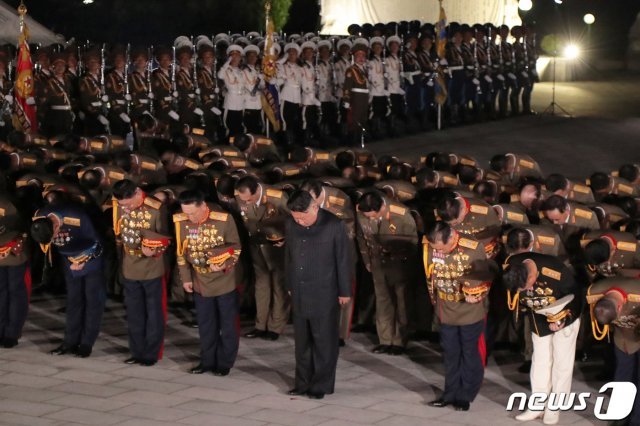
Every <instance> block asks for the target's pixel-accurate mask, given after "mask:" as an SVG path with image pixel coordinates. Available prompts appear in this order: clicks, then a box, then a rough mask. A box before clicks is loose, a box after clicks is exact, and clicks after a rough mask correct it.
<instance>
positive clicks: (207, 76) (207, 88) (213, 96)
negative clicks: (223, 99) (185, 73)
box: [198, 67, 218, 110]
mask: <svg viewBox="0 0 640 426" xmlns="http://www.w3.org/2000/svg"><path fill="white" fill-rule="evenodd" d="M217 78H218V77H217V76H215V75H213V70H212V69H210V68H207V67H198V87H199V88H200V99H202V105H203V106H204V107H205V109H208V110H211V108H213V107H217V106H218V93H217V89H218V84H217V81H216V79H217Z"/></svg>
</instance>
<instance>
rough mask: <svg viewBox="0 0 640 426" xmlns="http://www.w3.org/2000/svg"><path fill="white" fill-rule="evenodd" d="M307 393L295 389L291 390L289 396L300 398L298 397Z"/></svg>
mask: <svg viewBox="0 0 640 426" xmlns="http://www.w3.org/2000/svg"><path fill="white" fill-rule="evenodd" d="M305 393H307V392H305V391H301V390H300V389H298V388H293V389H291V390H289V392H287V395H291V396H298V395H304V394H305Z"/></svg>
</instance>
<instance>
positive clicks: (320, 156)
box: [316, 152, 329, 161]
mask: <svg viewBox="0 0 640 426" xmlns="http://www.w3.org/2000/svg"><path fill="white" fill-rule="evenodd" d="M316 160H322V161H325V160H326V161H328V160H329V153H328V152H318V153H316Z"/></svg>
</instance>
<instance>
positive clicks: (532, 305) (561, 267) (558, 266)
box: [505, 253, 582, 337]
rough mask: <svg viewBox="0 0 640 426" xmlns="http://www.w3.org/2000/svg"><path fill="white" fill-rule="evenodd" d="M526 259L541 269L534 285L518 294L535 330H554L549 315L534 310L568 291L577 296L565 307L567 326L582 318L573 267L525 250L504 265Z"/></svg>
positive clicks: (542, 332) (544, 333) (536, 331)
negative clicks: (550, 327) (548, 318)
mask: <svg viewBox="0 0 640 426" xmlns="http://www.w3.org/2000/svg"><path fill="white" fill-rule="evenodd" d="M524 261H531V262H534V263H535V265H536V268H537V270H538V278H537V279H536V282H535V284H534V286H533V288H532V289H531V290H522V291H521V292H520V295H519V304H520V306H522V307H525V308H527V312H528V314H529V315H530V318H531V325H532V332H534V333H535V334H537V335H538V336H540V337H544V336H548V335H550V334H552V333H553V331H551V330H550V329H549V322H548V321H547V317H546V316H544V315H540V314H537V313H535V310H537V309H541V308H545V307H547V306H549V305H550V304H552V303H554V302H555V301H556V300H558V299H561V298H563V297H564V296H567V295H568V294H573V295H574V296H575V298H574V299H573V301H571V302H570V303H569V304H568V305H567V306H566V307H565V310H568V315H567V317H566V318H565V322H564V326H565V327H567V326H569V325H571V324H572V323H573V322H574V321H575V320H576V319H577V318H580V311H581V308H582V299H581V295H580V289H579V288H578V284H577V283H576V281H575V280H574V277H573V274H572V272H571V270H570V269H569V268H568V267H567V266H565V264H564V263H562V261H561V260H560V259H558V258H556V257H553V256H547V255H544V254H540V253H522V254H516V255H513V256H510V257H508V258H507V259H506V260H505V266H506V265H518V264H521V263H523V262H524Z"/></svg>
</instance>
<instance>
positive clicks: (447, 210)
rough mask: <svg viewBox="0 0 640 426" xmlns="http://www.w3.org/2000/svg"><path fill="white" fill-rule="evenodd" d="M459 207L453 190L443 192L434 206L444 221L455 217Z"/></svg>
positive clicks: (458, 212)
mask: <svg viewBox="0 0 640 426" xmlns="http://www.w3.org/2000/svg"><path fill="white" fill-rule="evenodd" d="M460 209H461V206H460V201H459V200H458V199H457V197H456V194H455V193H454V192H453V191H447V192H445V193H444V194H443V195H442V198H441V199H440V200H439V201H438V204H437V206H436V210H437V212H438V216H439V217H440V219H442V220H444V221H445V222H450V221H452V220H454V219H457V218H458V216H460Z"/></svg>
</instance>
